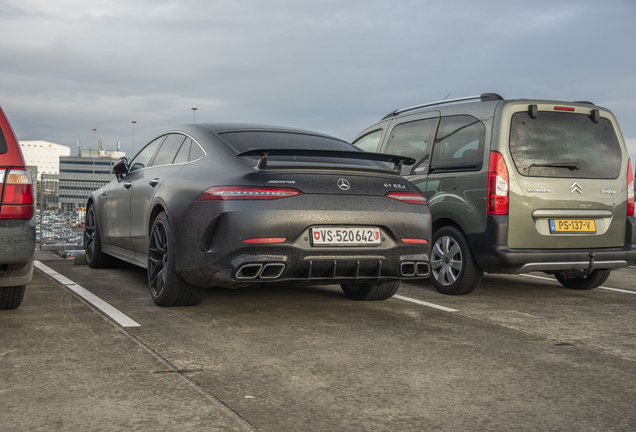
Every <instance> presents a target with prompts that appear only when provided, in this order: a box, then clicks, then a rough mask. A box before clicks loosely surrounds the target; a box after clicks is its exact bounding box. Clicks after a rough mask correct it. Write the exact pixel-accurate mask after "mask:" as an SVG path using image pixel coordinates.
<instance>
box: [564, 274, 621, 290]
mask: <svg viewBox="0 0 636 432" xmlns="http://www.w3.org/2000/svg"><path fill="white" fill-rule="evenodd" d="M611 272H612V271H611V270H594V271H592V273H590V274H589V275H587V276H581V277H569V278H568V277H565V276H564V275H562V274H559V273H557V274H555V275H554V276H555V277H556V278H557V280H558V281H559V283H560V284H561V285H563V286H564V287H566V288H570V289H575V290H590V289H594V288H597V287H599V286H601V285H603V284H604V283H605V281H606V280H607V278H609V276H610V273H611Z"/></svg>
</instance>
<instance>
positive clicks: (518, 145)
mask: <svg viewBox="0 0 636 432" xmlns="http://www.w3.org/2000/svg"><path fill="white" fill-rule="evenodd" d="M510 152H511V154H512V159H513V161H514V163H515V166H516V167H517V170H518V171H519V173H521V175H523V176H528V177H559V178H570V177H571V178H590V179H615V178H617V177H618V175H619V174H620V170H621V166H622V161H621V148H620V144H619V142H618V138H617V137H616V132H615V131H614V127H613V126H612V123H611V122H610V121H609V120H608V119H606V118H600V119H599V122H598V123H594V122H593V121H592V119H591V118H590V117H589V116H586V115H583V114H569V113H557V112H545V111H539V113H538V115H537V118H535V119H533V118H531V117H530V115H529V114H528V113H527V112H521V113H516V114H514V115H513V116H512V123H511V127H510Z"/></svg>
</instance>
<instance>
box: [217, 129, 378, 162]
mask: <svg viewBox="0 0 636 432" xmlns="http://www.w3.org/2000/svg"><path fill="white" fill-rule="evenodd" d="M219 135H220V136H221V137H222V138H223V139H224V140H225V141H227V142H228V143H229V144H230V145H231V146H232V147H233V148H234V151H236V152H237V153H241V152H244V151H248V150H257V149H305V150H338V151H359V152H361V153H364V152H363V151H362V150H360V149H359V148H357V147H355V146H354V145H352V144H349V143H347V142H345V141H340V140H337V139H332V138H326V137H321V136H316V135H307V134H301V133H289V132H262V131H250V132H225V133H221V134H219ZM245 159H248V160H251V161H252V162H253V164H254V165H255V164H256V162H257V161H258V157H257V156H249V157H245ZM268 159H269V160H270V161H271V162H275V163H276V164H277V165H294V164H298V163H299V162H302V164H312V165H313V164H317V165H327V166H333V165H342V166H358V167H365V168H373V169H386V170H390V168H388V167H387V165H384V164H383V163H381V162H375V161H368V160H358V159H336V158H333V157H306V156H275V157H274V156H270V157H269V158H268ZM270 164H271V163H270Z"/></svg>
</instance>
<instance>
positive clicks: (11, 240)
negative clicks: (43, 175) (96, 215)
mask: <svg viewBox="0 0 636 432" xmlns="http://www.w3.org/2000/svg"><path fill="white" fill-rule="evenodd" d="M33 213H34V204H33V183H32V180H31V174H30V173H29V171H27V168H26V164H25V162H24V157H23V156H22V150H20V145H19V143H18V140H17V139H16V136H15V134H14V132H13V129H12V128H11V125H10V123H9V120H8V119H7V117H6V116H5V114H4V111H3V110H2V108H0V309H15V308H17V307H18V306H20V305H21V304H22V300H23V298H24V291H25V286H26V284H28V283H29V282H31V278H32V277H33V256H34V252H35V224H34V222H33V220H32V218H33Z"/></svg>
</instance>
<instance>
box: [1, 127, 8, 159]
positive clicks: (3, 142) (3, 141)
mask: <svg viewBox="0 0 636 432" xmlns="http://www.w3.org/2000/svg"><path fill="white" fill-rule="evenodd" d="M7 150H9V148H8V146H7V140H6V138H5V137H4V134H3V133H2V130H1V129H0V154H4V153H6V152H7Z"/></svg>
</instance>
